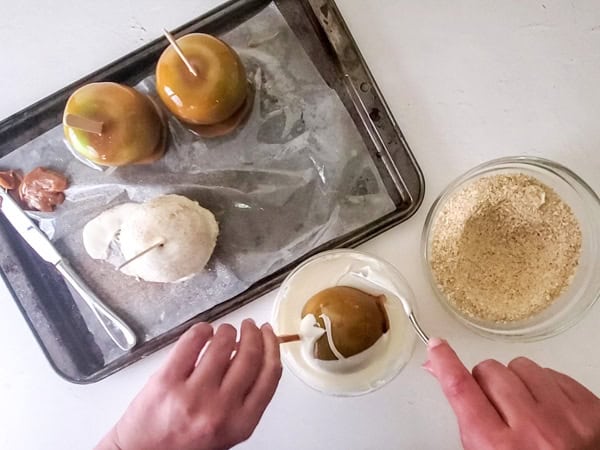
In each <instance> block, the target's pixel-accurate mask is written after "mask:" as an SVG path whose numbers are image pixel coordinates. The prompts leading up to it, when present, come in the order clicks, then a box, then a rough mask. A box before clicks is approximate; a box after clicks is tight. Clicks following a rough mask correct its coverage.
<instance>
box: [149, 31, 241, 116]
mask: <svg viewBox="0 0 600 450" xmlns="http://www.w3.org/2000/svg"><path fill="white" fill-rule="evenodd" d="M177 43H178V44H179V46H180V47H181V50H182V52H183V54H184V55H185V56H186V58H187V59H188V60H189V61H190V63H191V65H192V66H193V67H194V69H195V70H196V72H197V76H195V75H193V74H192V73H191V72H190V71H189V70H188V69H187V67H186V66H185V64H184V62H183V61H182V60H181V59H180V57H179V56H178V55H177V53H176V51H175V50H174V49H173V48H172V46H169V47H167V49H166V50H165V51H164V52H163V54H162V55H161V56H160V59H159V60H158V64H157V66H156V89H157V91H158V94H159V96H160V98H161V100H162V101H163V103H164V104H165V105H166V106H167V108H168V109H169V110H170V111H171V112H172V113H173V114H174V115H175V116H177V117H178V118H180V119H181V120H182V121H184V122H187V123H189V124H195V125H214V124H218V123H220V122H223V121H226V120H227V119H229V118H230V117H232V116H233V115H234V114H235V113H236V112H238V111H239V110H240V108H242V107H243V106H244V102H245V101H246V97H247V95H248V82H247V80H246V69H245V68H244V65H243V64H242V61H241V60H240V57H239V56H238V54H237V53H236V52H235V51H234V50H233V49H232V48H231V47H230V46H229V45H227V44H226V43H225V42H223V41H221V40H220V39H217V38H216V37H213V36H210V35H208V34H201V33H194V34H188V35H186V36H183V37H181V38H179V39H177Z"/></svg>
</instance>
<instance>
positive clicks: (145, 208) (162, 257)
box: [83, 195, 219, 283]
mask: <svg viewBox="0 0 600 450" xmlns="http://www.w3.org/2000/svg"><path fill="white" fill-rule="evenodd" d="M218 233H219V227H218V224H217V221H216V220H215V217H214V215H213V214H212V213H211V212H210V211H209V210H207V209H205V208H202V207H201V206H200V205H199V204H198V203H197V202H195V201H193V200H190V199H188V198H186V197H183V196H180V195H164V196H161V197H157V198H155V199H152V200H150V201H148V202H146V203H143V204H137V203H126V204H123V205H119V206H117V207H115V208H112V209H110V210H108V211H105V212H104V213H102V214H100V215H99V216H98V217H96V218H95V219H93V220H91V221H90V222H89V223H88V224H87V225H86V226H85V227H84V230H83V243H84V246H85V249H86V251H87V252H88V254H89V255H90V256H91V257H92V258H94V259H106V258H107V257H108V254H109V247H110V245H111V243H112V242H116V243H117V244H118V246H119V248H120V251H121V253H122V255H123V258H125V260H126V261H128V262H127V263H126V264H122V265H121V271H122V272H123V273H125V274H127V275H131V276H134V277H138V278H141V279H143V280H146V281H152V282H157V283H175V282H180V281H185V280H187V279H189V278H191V277H193V276H194V275H196V274H197V273H199V272H201V271H202V270H203V269H204V267H205V266H206V264H207V262H208V260H209V259H210V257H211V255H212V252H213V250H214V248H215V244H216V240H217V235H218Z"/></svg>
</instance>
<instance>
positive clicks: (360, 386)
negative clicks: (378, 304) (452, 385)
mask: <svg viewBox="0 0 600 450" xmlns="http://www.w3.org/2000/svg"><path fill="white" fill-rule="evenodd" d="M352 273H360V274H361V275H364V276H366V277H367V278H368V280H370V282H371V283H377V284H378V285H379V286H381V287H383V288H385V290H387V291H389V293H391V294H394V297H391V296H390V295H386V303H385V308H386V311H387V314H388V318H389V330H388V332H387V333H386V334H384V335H383V336H382V338H380V339H379V341H377V342H376V343H375V344H374V345H373V346H372V347H371V348H370V349H368V350H366V351H364V352H362V353H359V354H358V355H355V356H353V357H351V358H356V357H359V356H361V355H362V356H366V355H367V352H369V351H370V350H372V349H373V350H376V353H369V354H368V359H364V358H362V356H361V360H360V361H359V362H358V364H357V365H355V366H352V368H351V369H350V370H347V369H344V370H340V366H339V365H335V366H332V365H331V363H334V364H335V363H337V361H336V362H333V361H326V362H319V361H317V360H316V359H314V358H312V357H311V356H307V355H308V354H309V352H308V351H307V350H306V346H304V347H303V345H302V343H301V342H290V343H286V344H282V345H281V355H282V359H283V363H284V364H285V365H286V367H287V368H288V369H289V370H291V372H292V373H293V374H294V375H296V376H297V377H298V378H299V379H300V380H302V381H303V382H304V383H306V384H307V385H308V386H310V387H311V388H313V389H316V390H317V391H319V392H321V393H324V394H328V395H334V396H358V395H363V394H367V393H369V392H373V391H375V390H377V389H379V388H381V387H382V386H384V385H385V384H387V383H388V382H389V381H391V380H392V379H393V378H394V377H395V376H396V375H398V374H399V373H400V372H401V371H402V369H403V368H404V366H405V365H406V363H407V362H408V361H409V360H410V358H411V356H412V353H413V350H414V346H415V339H416V334H415V333H414V331H413V330H412V327H411V325H410V322H409V320H408V317H407V316H406V313H405V312H404V308H403V307H402V303H401V301H400V300H399V299H398V298H395V296H398V297H403V298H405V299H406V300H407V301H408V302H409V303H410V304H411V306H412V308H414V307H415V301H414V294H413V293H412V291H411V289H410V287H409V286H408V283H407V282H406V280H405V279H404V278H403V277H402V275H401V274H400V273H399V272H398V271H397V270H396V269H395V268H394V267H393V266H392V265H390V264H389V263H387V262H385V261H383V260H381V259H378V258H376V257H374V256H371V255H368V254H366V253H362V252H358V251H356V250H345V249H344V250H331V251H327V252H324V253H321V254H319V255H316V256H313V257H312V258H310V259H308V260H307V261H305V262H304V263H302V264H300V265H299V266H298V267H297V268H296V269H294V270H293V271H292V272H291V273H290V274H289V275H288V276H287V278H286V279H285V281H284V282H283V284H282V285H281V288H280V289H279V292H278V294H277V298H276V300H275V305H274V308H273V320H272V324H273V328H274V330H275V332H276V333H277V334H279V335H282V334H296V333H298V332H299V326H300V321H301V318H302V308H303V307H304V305H305V303H306V302H307V301H308V300H309V298H311V297H312V296H313V295H315V294H316V293H318V292H320V291H322V290H323V289H326V288H330V287H333V286H350V287H355V288H357V289H361V290H363V291H365V292H367V293H369V294H371V295H379V294H382V292H381V291H379V292H378V290H377V288H376V287H375V286H376V285H372V286H368V285H366V284H365V283H364V282H358V281H359V280H356V282H354V281H353V278H351V277H350V278H349V277H348V274H352ZM384 338H385V339H384ZM376 347H377V348H376ZM363 354H364V355H363ZM349 359H350V358H348V360H349ZM348 360H347V361H348ZM354 362H356V360H354V361H353V362H352V364H353V363H354Z"/></svg>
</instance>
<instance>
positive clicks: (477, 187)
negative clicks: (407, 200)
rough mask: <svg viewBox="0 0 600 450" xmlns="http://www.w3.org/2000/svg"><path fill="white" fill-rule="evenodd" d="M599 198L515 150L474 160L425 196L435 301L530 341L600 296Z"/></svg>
mask: <svg viewBox="0 0 600 450" xmlns="http://www.w3.org/2000/svg"><path fill="white" fill-rule="evenodd" d="M598 224H600V199H599V198H598V195H597V194H596V193H595V192H594V191H593V189H592V188H591V187H590V186H589V185H588V184H587V183H586V182H585V181H583V180H582V179H581V178H580V177H579V176H577V175H576V174H575V173H573V172H572V171H571V170H569V169H567V168H566V167H564V166H562V165H560V164H558V163H555V162H553V161H549V160H546V159H541V158H535V157H528V156H517V157H508V158H501V159H496V160H493V161H489V162H487V163H484V164H481V165H480V166H477V167H475V168H474V169H472V170H470V171H468V172H467V173H465V174H464V175H462V176H461V177H459V178H458V179H456V180H455V181H453V182H452V183H451V184H450V185H449V186H448V187H447V188H446V189H445V190H444V191H443V192H442V194H441V195H440V196H439V197H438V199H437V200H436V201H435V202H434V204H433V205H432V207H431V209H430V211H429V213H428V215H427V219H426V221H425V227H424V230H423V236H422V251H423V253H424V261H425V266H426V272H427V274H428V277H429V280H430V282H431V284H432V286H433V289H434V291H435V294H436V296H437V298H438V300H439V301H440V302H441V304H442V305H443V306H444V307H445V308H446V309H447V310H448V311H450V313H451V314H452V315H453V316H454V317H456V318H457V319H458V320H459V321H460V322H462V323H463V324H464V325H466V326H467V327H468V328H470V329H472V330H473V331H475V332H477V333H479V334H481V335H483V336H486V337H489V338H498V339H504V340H513V341H522V342H524V341H535V340H541V339H545V338H547V337H550V336H554V335H556V334H558V333H560V332H562V331H564V330H566V329H567V328H569V327H571V326H572V325H574V324H575V323H576V322H577V321H578V320H580V319H581V318H582V317H583V316H584V314H585V313H586V311H588V310H589V309H590V308H591V307H592V305H593V304H594V303H595V302H596V300H598V297H599V296H600V259H599V258H598V255H600V241H599V225H598Z"/></svg>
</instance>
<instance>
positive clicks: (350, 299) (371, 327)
mask: <svg viewBox="0 0 600 450" xmlns="http://www.w3.org/2000/svg"><path fill="white" fill-rule="evenodd" d="M384 303H385V297H384V296H383V295H381V296H378V297H375V296H373V295H370V294H367V293H366V292H363V291H361V290H359V289H355V288H352V287H347V286H336V287H332V288H328V289H325V290H323V291H320V292H318V293H317V294H315V295H314V296H312V297H311V298H310V299H309V300H308V302H306V304H305V305H304V308H303V309H302V317H305V316H306V315H308V314H312V315H314V316H315V318H316V319H317V321H318V323H319V326H321V327H322V328H325V324H324V322H323V319H322V318H321V317H320V316H321V315H322V314H325V315H326V316H327V317H329V319H330V320H331V334H332V338H333V343H334V345H335V347H336V348H337V350H338V351H339V352H340V353H341V354H342V355H343V356H344V357H346V358H348V357H350V356H353V355H356V354H358V353H361V352H363V351H365V350H367V349H368V348H369V347H371V346H372V345H373V344H375V342H377V340H378V339H379V338H380V337H381V336H382V335H384V334H385V333H386V332H387V331H388V329H389V320H388V316H387V313H386V311H385V306H384ZM314 357H315V358H316V359H320V360H325V361H331V360H336V359H337V358H336V356H335V354H334V353H333V351H332V350H331V347H330V346H329V343H328V342H327V336H325V335H323V336H321V337H320V338H319V339H318V340H317V341H316V343H315V349H314Z"/></svg>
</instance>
